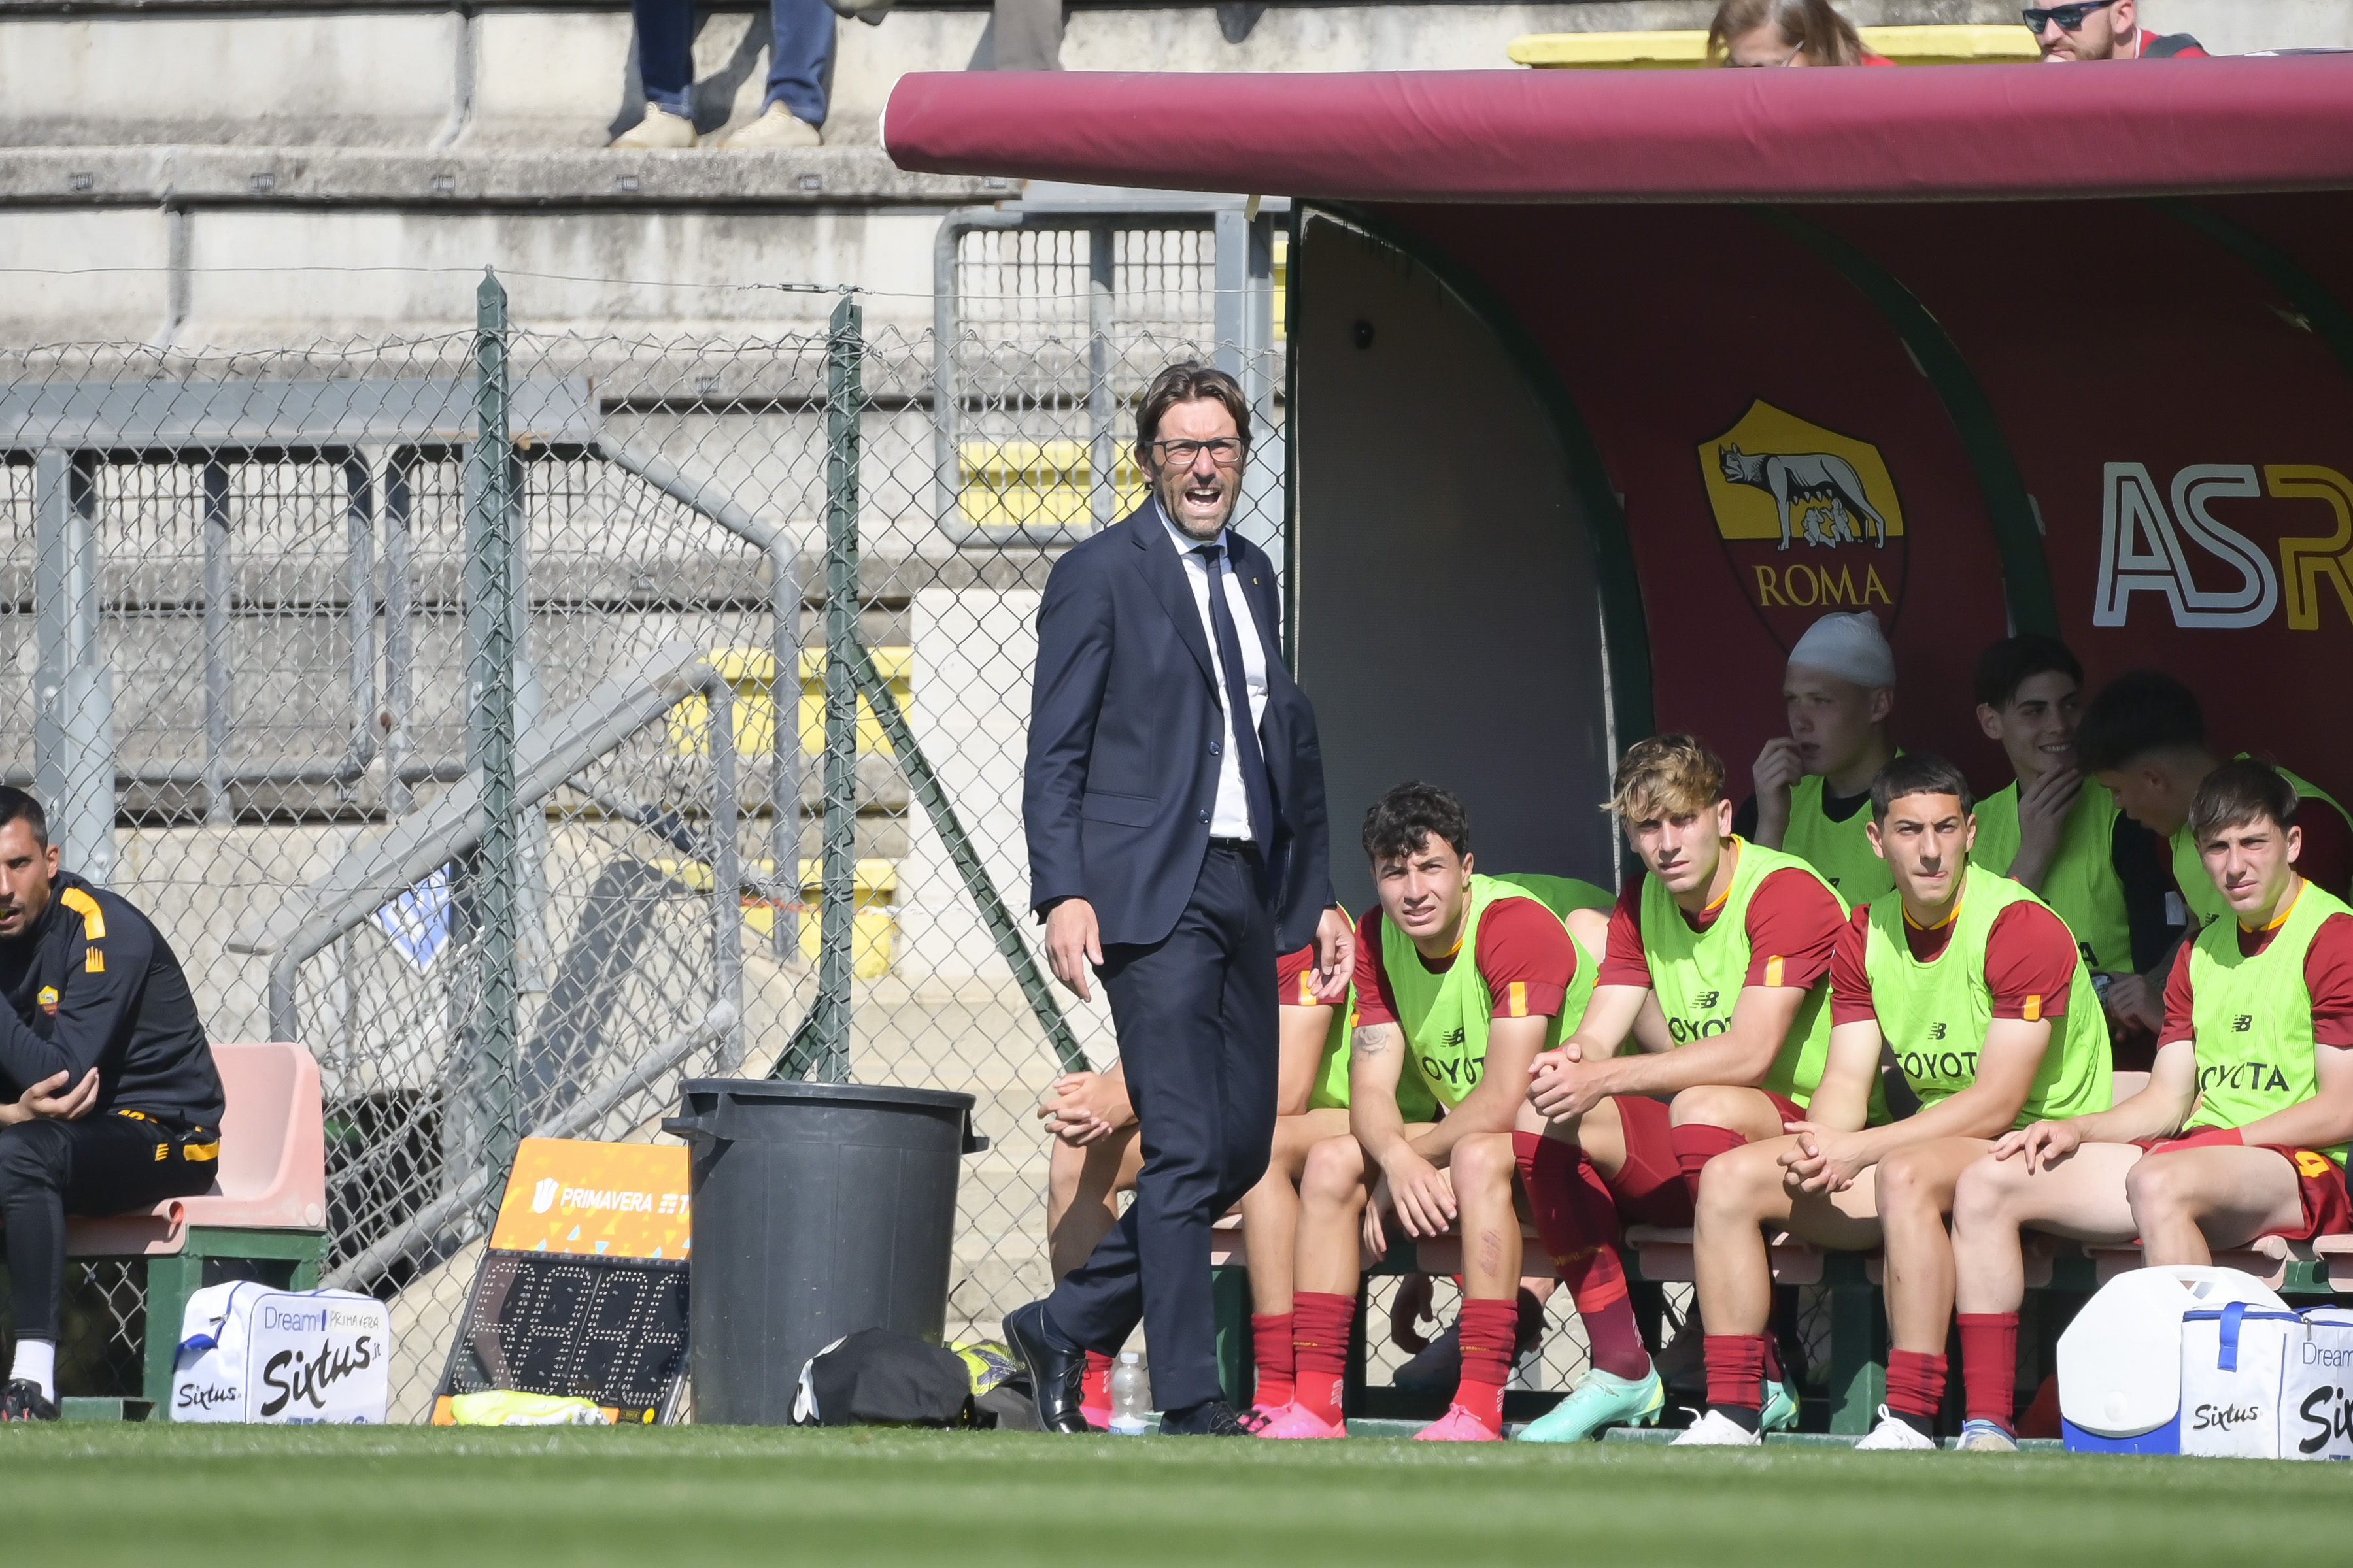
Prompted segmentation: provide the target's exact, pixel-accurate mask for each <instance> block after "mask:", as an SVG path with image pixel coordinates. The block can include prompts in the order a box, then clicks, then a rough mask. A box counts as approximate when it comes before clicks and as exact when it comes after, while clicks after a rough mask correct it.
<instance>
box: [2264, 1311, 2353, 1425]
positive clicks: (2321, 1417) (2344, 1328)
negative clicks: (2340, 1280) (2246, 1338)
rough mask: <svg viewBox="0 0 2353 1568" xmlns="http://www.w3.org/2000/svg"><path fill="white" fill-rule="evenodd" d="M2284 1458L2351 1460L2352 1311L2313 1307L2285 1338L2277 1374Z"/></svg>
mask: <svg viewBox="0 0 2353 1568" xmlns="http://www.w3.org/2000/svg"><path fill="white" fill-rule="evenodd" d="M2279 1453H2280V1458H2284V1459H2353V1312H2348V1311H2347V1310H2345V1309H2344V1308H2342V1307H2315V1308H2313V1309H2312V1310H2310V1311H2308V1312H2306V1313H2305V1315H2304V1332H2302V1333H2301V1334H2297V1335H2294V1336H2292V1337H2291V1338H2290V1339H2289V1340H2288V1342H2287V1365H2286V1367H2285V1369H2284V1372H2283V1373H2282V1375H2281V1378H2280V1402H2279Z"/></svg>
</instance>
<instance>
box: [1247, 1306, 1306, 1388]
mask: <svg viewBox="0 0 2353 1568" xmlns="http://www.w3.org/2000/svg"><path fill="white" fill-rule="evenodd" d="M1292 1332H1293V1330H1292V1325H1291V1314H1290V1313H1289V1312H1252V1313H1251V1314H1250V1359H1251V1360H1253V1361H1255V1362H1256V1363H1258V1389H1257V1391H1256V1392H1255V1393H1254V1394H1251V1395H1250V1403H1251V1404H1253V1405H1265V1406H1266V1407H1267V1408H1268V1409H1269V1410H1280V1409H1282V1407H1283V1406H1284V1405H1288V1404H1290V1403H1291V1390H1292V1375H1291V1369H1292V1366H1293V1359H1292V1358H1293V1356H1294V1355H1295V1354H1296V1353H1297V1352H1296V1350H1295V1348H1294V1347H1293V1344H1292V1342H1291V1336H1292Z"/></svg>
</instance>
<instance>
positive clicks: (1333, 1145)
mask: <svg viewBox="0 0 2353 1568" xmlns="http://www.w3.org/2000/svg"><path fill="white" fill-rule="evenodd" d="M1364 1197H1365V1154H1364V1149H1363V1147H1362V1145H1360V1144H1358V1143H1357V1142H1356V1139H1355V1138H1353V1137H1349V1136H1346V1135H1345V1134H1344V1135H1343V1136H1341V1137H1338V1138H1326V1139H1324V1141H1323V1142H1320V1143H1318V1144H1316V1145H1315V1146H1314V1148H1313V1149H1310V1150H1309V1151H1307V1163H1306V1165H1305V1167H1304V1168H1303V1170H1302V1171H1301V1173H1300V1176H1299V1200H1300V1202H1301V1203H1303V1204H1305V1205H1309V1206H1311V1207H1315V1208H1354V1207H1356V1205H1359V1204H1361V1203H1362V1202H1363V1201H1364Z"/></svg>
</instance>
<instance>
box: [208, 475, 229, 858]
mask: <svg viewBox="0 0 2353 1568" xmlns="http://www.w3.org/2000/svg"><path fill="white" fill-rule="evenodd" d="M233 549H234V543H233V538H232V535H231V534H230V532H229V518H228V465H227V463H224V462H222V461H221V460H220V459H219V458H207V459H206V462H205V824H206V826H209V827H227V826H229V824H230V823H232V822H234V821H236V820H237V809H236V805H235V803H234V802H232V801H231V800H230V799H229V793H228V771H229V758H228V749H229V734H228V731H229V704H230V703H231V702H232V701H233V700H235V690H234V681H235V676H234V674H233V673H232V671H231V669H230V668H229V664H230V651H229V615H230V612H231V611H232V610H234V609H235V608H236V606H235V605H233V604H232V603H231V602H230V601H231V600H232V598H233V597H234V596H235V595H236V593H237V578H236V571H237V563H236V559H235V557H234V555H233V554H232V551H233Z"/></svg>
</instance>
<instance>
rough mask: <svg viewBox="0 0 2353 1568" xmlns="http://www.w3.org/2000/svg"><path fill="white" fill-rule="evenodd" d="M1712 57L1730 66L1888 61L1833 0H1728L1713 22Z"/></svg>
mask: <svg viewBox="0 0 2353 1568" xmlns="http://www.w3.org/2000/svg"><path fill="white" fill-rule="evenodd" d="M1707 58H1709V59H1711V60H1714V61H1715V62H1716V63H1717V64H1718V65H1726V66H1887V65H1894V63H1895V62H1894V60H1891V59H1888V58H1885V57H1884V56H1882V55H1874V54H1873V53H1872V52H1871V51H1870V50H1868V49H1866V48H1864V47H1862V37H1860V36H1859V35H1858V34H1857V33H1856V32H1855V30H1854V24H1853V23H1852V22H1850V21H1848V20H1847V19H1846V18H1845V17H1844V16H1840V15H1839V14H1838V13H1837V12H1836V11H1833V10H1831V5H1830V0H1724V4H1723V5H1719V6H1717V7H1716V8H1715V21H1714V22H1712V23H1710V24H1708V29H1707Z"/></svg>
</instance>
